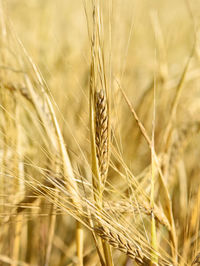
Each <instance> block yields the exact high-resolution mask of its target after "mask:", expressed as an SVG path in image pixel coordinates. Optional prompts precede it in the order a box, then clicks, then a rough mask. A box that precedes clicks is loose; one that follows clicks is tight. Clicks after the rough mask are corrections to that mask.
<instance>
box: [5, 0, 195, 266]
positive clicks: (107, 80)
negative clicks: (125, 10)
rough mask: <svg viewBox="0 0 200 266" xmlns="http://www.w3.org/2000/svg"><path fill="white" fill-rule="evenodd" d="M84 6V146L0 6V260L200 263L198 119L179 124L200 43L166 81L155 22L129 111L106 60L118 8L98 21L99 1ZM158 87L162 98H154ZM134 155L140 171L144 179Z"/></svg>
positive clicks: (154, 20)
mask: <svg viewBox="0 0 200 266" xmlns="http://www.w3.org/2000/svg"><path fill="white" fill-rule="evenodd" d="M84 7H85V15H86V19H87V25H88V33H89V47H90V71H87V75H88V80H89V82H88V83H89V84H88V86H86V89H85V90H86V91H87V93H86V95H87V96H86V97H83V99H82V98H81V103H80V106H81V108H86V109H85V110H88V109H89V112H88V111H87V112H86V113H83V114H81V115H82V116H81V115H80V116H81V119H83V120H84V125H85V129H84V128H82V129H83V130H85V131H84V134H83V135H82V133H81V132H80V135H81V137H80V138H78V140H77V138H76V133H75V132H78V131H79V130H77V127H76V126H75V125H74V127H73V126H72V125H69V123H68V116H67V115H65V116H64V115H63V114H62V112H60V109H59V106H58V105H57V104H56V101H55V98H54V97H53V95H52V94H51V90H50V89H49V88H48V86H47V84H46V82H45V80H44V78H43V77H42V74H41V73H40V71H39V70H38V68H37V66H36V65H35V64H34V63H33V60H32V58H31V57H30V56H29V54H28V53H27V52H26V49H25V48H24V46H23V44H22V43H21V42H20V40H19V39H18V38H17V37H16V36H15V34H14V32H13V29H12V27H11V26H10V25H8V21H7V20H6V19H5V18H4V13H3V12H2V9H1V17H2V20H1V39H0V45H1V48H2V49H1V62H2V64H1V68H0V108H1V109H0V121H1V122H0V128H1V130H0V134H1V139H0V165H1V170H0V190H1V192H0V196H1V198H0V199H1V204H0V208H1V210H0V223H1V229H0V262H1V264H2V265H46V266H47V265H88V266H89V265H105V266H107V265H108V266H111V265H177V266H178V265H180V266H181V265H191V264H192V265H198V263H199V255H198V252H199V207H200V189H199V181H198V179H199V178H198V176H199V175H198V172H199V171H198V170H199V169H198V167H197V166H196V165H197V163H198V155H199V152H198V151H197V147H199V144H198V141H199V136H198V133H199V129H200V126H199V121H198V119H193V120H192V121H187V120H186V121H185V120H183V122H182V117H181V119H180V118H179V116H180V113H179V112H178V107H179V103H180V102H181V101H184V100H185V99H184V98H183V99H181V96H182V93H183V89H184V86H186V85H187V86H189V85H190V83H189V82H194V80H195V79H198V73H199V72H198V71H199V69H198V67H199V66H198V64H197V63H196V64H197V65H193V64H194V62H192V60H194V59H195V56H197V54H196V53H195V51H196V50H197V47H196V46H195V47H194V48H193V49H192V53H191V55H190V56H189V59H188V60H187V62H186V64H185V67H184V69H183V71H182V74H181V76H180V77H172V78H171V77H168V74H166V73H167V66H166V61H165V57H164V56H163V53H164V52H163V50H164V47H163V42H162V38H163V36H162V31H161V29H160V28H159V22H158V18H157V17H156V15H155V14H152V25H153V29H154V31H155V32H156V36H157V38H158V39H157V46H158V51H159V52H160V53H161V54H160V57H161V58H162V60H161V62H160V66H159V67H158V70H157V72H158V73H157V72H156V75H157V76H158V77H157V78H156V79H155V78H154V79H153V81H151V82H150V85H149V86H148V88H147V90H146V91H145V92H144V94H143V95H142V96H141V99H140V100H139V102H138V106H137V107H136V108H134V106H133V104H132V98H129V97H128V96H127V93H130V91H131V90H130V91H128V90H126V89H124V88H123V87H122V84H121V83H122V82H121V80H120V79H117V78H116V77H115V75H114V74H112V71H111V69H112V60H111V55H110V53H111V51H110V50H109V49H110V48H108V53H107V52H106V51H107V50H106V47H107V45H106V40H110V39H109V38H108V39H106V38H105V36H106V28H105V25H107V26H108V28H109V30H108V34H111V29H112V23H111V21H110V19H111V17H110V15H111V13H112V12H108V13H109V16H108V18H106V17H105V16H104V19H105V20H106V19H107V20H108V21H103V19H102V13H103V9H102V7H101V5H100V3H99V1H94V2H92V4H91V5H86V4H85V6H84ZM111 8H112V6H109V9H111ZM195 45H196V44H195ZM163 58H164V59H163ZM163 69H165V71H163ZM190 86H191V85H190ZM160 87H162V88H165V91H164V92H163V94H164V95H161V96H162V97H163V98H164V100H163V99H162V97H160V100H159V99H158V98H156V93H155V91H156V88H160ZM169 91H170V92H171V94H170V96H169V95H168V93H169ZM60 93H62V92H60ZM159 93H160V94H161V92H159ZM129 95H130V94H129ZM157 101H158V103H159V104H160V105H159V104H158V103H157ZM159 101H161V102H159ZM162 101H163V102H162ZM133 102H134V101H133ZM155 103H157V106H156V104H155ZM166 103H167V104H166ZM165 104H166V106H167V105H168V106H170V110H169V109H168V108H167V107H166V106H165ZM72 105H73V104H72ZM83 106H84V107H83ZM68 108H69V109H70V110H73V106H68ZM165 108H167V109H165ZM193 108H194V107H193ZM149 110H151V112H150V111H149ZM156 110H158V111H156ZM71 112H72V111H71ZM153 112H154V116H153V118H152V115H151V114H152V113H153ZM163 113H164V114H165V117H166V119H165V121H162V120H164V118H163V117H162V115H163ZM68 114H71V113H70V112H69V113H68ZM155 114H156V116H157V117H156V118H157V119H158V123H156V121H157V120H156V119H155ZM159 114H160V115H161V116H159ZM73 115H74V114H71V116H73ZM63 116H64V117H63ZM149 120H150V121H151V122H152V121H153V129H151V127H150V130H149V128H148V122H149ZM77 124H78V126H79V127H81V125H80V121H77ZM62 125H64V127H67V130H68V131H69V132H68V133H67V134H68V135H67V134H66V132H65V133H64V130H63V128H62ZM149 132H150V133H149ZM130 136H131V139H130ZM143 142H144V143H143ZM123 145H124V147H125V148H123ZM130 149H133V150H134V154H135V157H138V160H140V164H141V165H142V167H141V168H142V170H141V171H139V172H138V173H137V174H134V172H135V171H134V167H133V166H132V165H131V164H130V163H129V162H132V161H133V160H134V158H133V157H132V153H130ZM143 150H145V151H146V153H147V157H148V159H147V158H145V160H143V159H142V156H141V154H142V151H143ZM194 154H195V155H196V157H197V158H194ZM127 157H128V159H127ZM143 161H145V162H143Z"/></svg>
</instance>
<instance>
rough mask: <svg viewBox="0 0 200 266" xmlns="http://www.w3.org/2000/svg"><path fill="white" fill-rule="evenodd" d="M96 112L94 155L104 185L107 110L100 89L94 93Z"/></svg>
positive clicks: (106, 159)
mask: <svg viewBox="0 0 200 266" xmlns="http://www.w3.org/2000/svg"><path fill="white" fill-rule="evenodd" d="M95 111H96V121H95V122H96V135H95V142H96V155H97V159H98V166H99V171H100V176H101V182H102V183H103V184H104V183H105V181H106V176H107V172H108V112H107V111H108V108H107V99H106V95H105V91H104V90H103V89H101V90H100V91H99V92H95Z"/></svg>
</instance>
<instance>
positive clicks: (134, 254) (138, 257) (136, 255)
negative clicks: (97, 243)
mask: <svg viewBox="0 0 200 266" xmlns="http://www.w3.org/2000/svg"><path fill="white" fill-rule="evenodd" d="M94 230H95V232H96V234H97V235H99V236H100V237H101V238H102V239H104V240H105V241H106V242H108V243H109V244H110V245H111V246H113V247H114V248H116V249H118V250H120V251H121V252H123V253H125V254H127V255H128V256H129V257H130V258H131V259H133V260H135V261H136V262H137V263H138V264H139V265H149V263H150V260H149V259H148V258H146V257H145V256H144V254H143V252H142V250H141V249H140V248H139V247H137V248H134V247H132V245H131V244H130V243H129V242H128V241H127V240H125V239H123V238H122V237H121V236H120V235H118V234H117V233H115V232H111V230H109V229H108V228H105V227H103V226H99V227H96V228H94Z"/></svg>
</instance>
